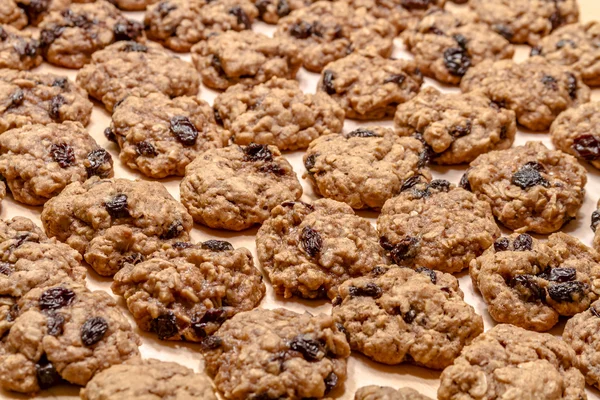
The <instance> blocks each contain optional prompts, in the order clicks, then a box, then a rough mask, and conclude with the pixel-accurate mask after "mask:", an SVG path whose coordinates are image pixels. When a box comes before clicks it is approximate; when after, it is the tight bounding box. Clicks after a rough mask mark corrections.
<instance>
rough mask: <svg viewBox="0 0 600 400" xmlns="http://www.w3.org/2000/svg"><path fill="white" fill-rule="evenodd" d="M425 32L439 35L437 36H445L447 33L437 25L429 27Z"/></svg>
mask: <svg viewBox="0 0 600 400" xmlns="http://www.w3.org/2000/svg"><path fill="white" fill-rule="evenodd" d="M423 33H432V34H434V35H437V36H444V35H445V33H444V31H443V30H441V29H439V28H437V27H435V26H430V27H427V29H426V30H425V32H423Z"/></svg>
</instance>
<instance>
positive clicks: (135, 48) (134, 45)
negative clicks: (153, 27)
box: [121, 42, 148, 53]
mask: <svg viewBox="0 0 600 400" xmlns="http://www.w3.org/2000/svg"><path fill="white" fill-rule="evenodd" d="M121 51H124V52H125V53H146V52H147V51H148V47H146V46H144V45H143V44H141V43H138V42H127V43H125V45H123V46H122V47H121Z"/></svg>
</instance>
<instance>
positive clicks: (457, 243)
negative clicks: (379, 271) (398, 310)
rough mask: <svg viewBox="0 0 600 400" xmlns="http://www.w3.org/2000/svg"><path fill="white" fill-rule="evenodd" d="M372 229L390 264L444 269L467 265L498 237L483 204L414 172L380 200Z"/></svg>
mask: <svg viewBox="0 0 600 400" xmlns="http://www.w3.org/2000/svg"><path fill="white" fill-rule="evenodd" d="M377 228H378V231H379V236H380V243H381V246H382V247H383V248H384V249H385V250H386V252H388V254H389V256H390V258H391V259H392V261H393V262H394V263H396V264H398V265H401V266H407V267H412V268H417V267H426V268H430V269H435V270H439V271H443V272H449V273H455V272H460V271H462V270H463V269H465V268H468V267H469V262H470V261H471V260H473V259H475V258H476V257H478V256H480V255H481V254H482V253H483V252H484V251H485V250H486V249H487V248H488V247H490V246H491V245H492V244H493V243H494V240H495V239H496V238H497V237H499V236H500V229H499V228H498V226H497V225H496V222H495V221H494V217H493V216H492V211H491V210H490V206H489V205H488V204H487V203H486V202H484V201H482V200H479V199H477V197H476V196H475V195H474V194H472V193H469V192H468V191H466V190H464V189H461V188H459V187H456V186H454V185H451V184H450V182H448V181H446V180H443V179H434V180H433V181H431V182H429V183H427V182H425V181H424V179H423V178H422V177H421V176H419V175H415V176H414V177H413V178H411V179H408V180H407V181H406V182H404V184H403V185H402V188H401V189H400V194H399V195H398V196H396V197H393V198H391V199H390V200H388V201H386V203H385V205H384V206H383V208H382V209H381V214H380V215H379V218H377Z"/></svg>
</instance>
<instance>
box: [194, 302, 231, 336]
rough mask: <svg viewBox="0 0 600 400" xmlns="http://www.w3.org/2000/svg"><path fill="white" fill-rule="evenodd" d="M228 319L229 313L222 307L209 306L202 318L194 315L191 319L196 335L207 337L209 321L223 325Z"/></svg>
mask: <svg viewBox="0 0 600 400" xmlns="http://www.w3.org/2000/svg"><path fill="white" fill-rule="evenodd" d="M225 320H227V314H225V310H224V309H222V308H209V309H208V310H206V312H205V313H204V315H202V317H201V318H198V317H194V318H193V319H192V321H191V326H192V329H193V330H194V332H195V333H196V336H198V337H201V338H203V337H206V336H207V334H206V327H207V325H208V324H209V323H213V324H217V325H221V324H222V323H223V322H225Z"/></svg>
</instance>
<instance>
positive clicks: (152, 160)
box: [105, 93, 229, 178]
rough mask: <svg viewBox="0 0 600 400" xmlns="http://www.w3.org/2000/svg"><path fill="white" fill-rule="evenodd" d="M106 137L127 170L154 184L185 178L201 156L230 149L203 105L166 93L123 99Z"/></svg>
mask: <svg viewBox="0 0 600 400" xmlns="http://www.w3.org/2000/svg"><path fill="white" fill-rule="evenodd" d="M105 134H106V136H107V137H108V138H109V139H110V140H113V141H116V142H117V143H118V145H119V147H120V149H121V152H120V154H119V158H120V159H121V162H122V163H123V164H125V165H127V166H128V167H129V168H132V169H137V170H139V171H140V172H141V173H143V174H144V175H146V176H149V177H151V178H165V177H167V176H170V175H178V176H183V175H184V173H185V167H186V166H187V165H188V164H189V163H191V162H192V161H193V160H194V159H195V158H196V157H197V156H198V155H199V154H201V153H202V152H203V151H205V150H208V149H214V148H219V147H223V146H225V145H227V140H228V136H229V134H228V132H227V131H224V130H223V129H221V128H219V127H218V126H217V123H216V121H215V117H214V113H213V110H212V107H211V106H210V105H208V103H206V102H205V101H204V100H200V99H199V98H197V97H188V96H181V97H175V98H173V99H170V98H169V97H168V96H165V95H163V94H162V93H150V94H149V95H147V96H145V97H140V96H135V95H131V96H127V97H125V99H124V100H123V101H122V102H121V103H119V105H118V106H117V107H115V108H114V113H113V115H112V122H111V124H110V128H108V129H107V130H106V131H105Z"/></svg>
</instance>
